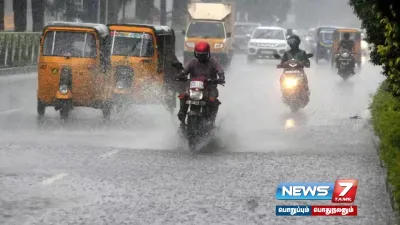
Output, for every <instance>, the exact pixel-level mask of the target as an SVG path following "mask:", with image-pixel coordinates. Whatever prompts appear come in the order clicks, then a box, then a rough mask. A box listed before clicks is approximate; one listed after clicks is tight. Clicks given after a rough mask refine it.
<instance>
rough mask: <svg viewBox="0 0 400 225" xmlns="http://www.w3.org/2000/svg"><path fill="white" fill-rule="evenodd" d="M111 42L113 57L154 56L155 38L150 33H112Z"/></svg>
mask: <svg viewBox="0 0 400 225" xmlns="http://www.w3.org/2000/svg"><path fill="white" fill-rule="evenodd" d="M109 42H110V43H109V44H110V45H111V54H112V55H119V56H135V57H152V56H153V55H154V45H153V37H152V35H151V34H150V33H146V32H121V31H112V32H111V38H110V39H109Z"/></svg>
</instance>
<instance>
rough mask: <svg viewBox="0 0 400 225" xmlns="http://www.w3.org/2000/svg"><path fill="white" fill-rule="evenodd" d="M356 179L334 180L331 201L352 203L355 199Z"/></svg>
mask: <svg viewBox="0 0 400 225" xmlns="http://www.w3.org/2000/svg"><path fill="white" fill-rule="evenodd" d="M357 186H358V181H357V180H336V182H335V187H334V189H333V194H332V202H333V203H353V202H354V200H355V199H356V193H357Z"/></svg>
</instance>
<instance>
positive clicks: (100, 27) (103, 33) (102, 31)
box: [44, 21, 110, 38]
mask: <svg viewBox="0 0 400 225" xmlns="http://www.w3.org/2000/svg"><path fill="white" fill-rule="evenodd" d="M49 27H74V28H87V29H93V30H95V31H96V32H97V33H98V34H99V35H100V37H102V38H104V37H107V36H108V35H109V33H110V32H109V30H108V27H107V26H106V25H104V24H99V23H79V22H65V21H54V22H51V23H49V24H47V25H46V27H45V28H44V30H46V29H47V28H49Z"/></svg>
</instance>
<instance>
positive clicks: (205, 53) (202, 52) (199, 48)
mask: <svg viewBox="0 0 400 225" xmlns="http://www.w3.org/2000/svg"><path fill="white" fill-rule="evenodd" d="M210 48H211V47H210V45H209V44H208V43H207V42H205V41H200V42H198V43H197V44H196V46H194V57H196V59H198V60H199V61H206V60H208V59H210V56H211V54H210Z"/></svg>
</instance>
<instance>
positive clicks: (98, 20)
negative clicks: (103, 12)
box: [97, 0, 101, 23]
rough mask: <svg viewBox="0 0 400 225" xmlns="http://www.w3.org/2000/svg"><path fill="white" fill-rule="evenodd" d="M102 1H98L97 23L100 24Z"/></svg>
mask: <svg viewBox="0 0 400 225" xmlns="http://www.w3.org/2000/svg"><path fill="white" fill-rule="evenodd" d="M100 2H101V0H98V1H97V23H100V5H101V3H100Z"/></svg>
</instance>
